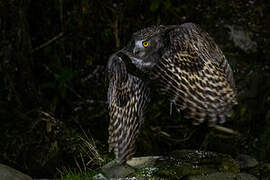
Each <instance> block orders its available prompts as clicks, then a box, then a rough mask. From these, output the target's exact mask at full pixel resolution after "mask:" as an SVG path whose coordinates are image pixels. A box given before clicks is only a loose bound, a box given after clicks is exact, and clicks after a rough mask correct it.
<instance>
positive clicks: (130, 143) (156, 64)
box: [108, 23, 236, 162]
mask: <svg viewBox="0 0 270 180" xmlns="http://www.w3.org/2000/svg"><path fill="white" fill-rule="evenodd" d="M119 53H122V54H125V56H127V58H124V59H122V58H121V56H120V55H117V54H119ZM113 57H114V59H115V60H117V62H118V61H119V62H121V66H118V68H116V69H115V74H125V76H121V77H120V76H119V75H118V77H116V78H115V79H113V78H111V81H110V84H111V83H114V84H111V85H110V88H111V89H110V88H109V94H108V98H109V99H110V98H112V95H113V93H112V92H114V91H115V92H118V95H117V96H115V95H114V97H113V98H112V99H114V101H120V100H121V98H123V97H125V98H126V100H125V101H127V102H132V103H128V105H129V106H122V107H121V108H122V109H121V110H120V109H119V110H118V109H117V108H119V106H117V108H116V107H114V105H113V104H117V103H115V102H113V101H112V100H111V104H112V105H111V106H110V108H111V109H110V108H109V110H110V118H111V121H110V124H111V125H110V128H109V131H110V138H109V144H110V147H112V148H114V150H115V153H116V156H117V157H118V158H119V157H121V158H120V159H122V162H124V161H125V160H128V158H130V157H131V155H132V154H133V153H134V152H133V150H134V144H135V139H136V135H137V133H138V129H137V128H135V129H134V134H136V135H134V136H132V139H129V140H127V139H125V138H128V137H129V135H128V136H126V135H125V134H131V132H130V131H133V127H134V125H133V127H131V126H130V124H129V123H127V122H130V121H132V123H134V124H135V123H138V127H140V126H141V124H142V123H141V122H142V121H143V113H144V111H140V110H138V108H137V106H138V105H139V104H143V107H144V108H145V104H146V102H148V101H149V98H148V97H149V96H148V95H149V91H148V90H147V91H145V90H142V89H148V88H147V86H146V82H154V81H155V82H158V84H159V87H160V90H161V91H162V92H164V93H165V94H166V95H167V96H168V98H169V100H170V102H171V103H172V104H174V105H175V107H176V109H177V110H178V111H179V112H183V114H184V116H185V117H186V118H189V119H191V120H192V122H193V124H200V123H203V122H204V121H207V122H208V124H209V125H215V124H216V123H223V122H225V120H226V117H229V116H230V115H231V111H232V106H233V105H234V104H235V103H236V99H235V96H236V90H235V85H234V80H233V73H232V70H231V67H230V65H229V64H228V61H227V60H226V58H225V56H224V55H223V53H222V51H221V50H220V49H219V47H218V46H217V45H216V43H215V42H214V40H213V39H212V38H211V37H210V36H209V35H208V33H206V32H205V31H203V30H202V29H201V28H200V27H198V26H197V25H195V24H192V23H186V24H183V25H180V26H177V25H172V26H162V25H161V26H153V27H150V28H146V29H142V30H140V31H138V32H136V33H134V34H133V36H132V39H131V41H130V42H129V43H128V45H127V46H126V47H125V48H123V49H122V50H120V51H119V52H117V53H116V54H115V55H114V56H113ZM111 59H112V58H111ZM109 64H110V63H109ZM130 64H132V65H133V66H134V67H135V68H134V67H132V66H130ZM109 66H110V67H111V64H110V65H109ZM122 66H123V68H122ZM120 67H121V68H120ZM130 67H132V68H130ZM119 69H124V72H125V73H122V71H119ZM134 72H136V75H135V76H134V75H131V74H133V73H134ZM138 72H139V73H138ZM140 74H143V75H144V76H140ZM145 74H147V77H145ZM123 77H124V78H123ZM116 82H118V83H119V84H121V87H122V85H123V86H124V85H125V88H126V89H124V88H122V89H121V90H120V89H119V88H118V89H117V88H116V85H115V83H116ZM138 85H139V86H141V87H143V88H138V89H137V90H134V89H136V88H135V86H138ZM119 87H120V86H119ZM130 89H133V92H136V93H137V94H136V93H135V94H136V95H135V94H134V95H130V94H129V92H130ZM123 94H129V95H125V96H123ZM133 97H140V98H135V99H136V100H135V101H134V100H132V99H133ZM145 97H147V98H146V99H144V98H145ZM112 107H114V108H115V109H114V108H112ZM140 107H142V106H140ZM116 109H117V111H116ZM131 109H133V111H132V110H131ZM134 109H136V110H135V111H134ZM126 111H128V112H129V111H132V112H133V113H131V114H129V116H125V115H124V113H123V112H126ZM112 124H113V125H112ZM112 126H113V127H112ZM119 127H121V128H120V129H121V130H122V131H121V133H120V134H117V133H115V129H119ZM112 129H113V130H112ZM123 136H124V138H123ZM115 139H117V140H118V141H119V139H125V140H124V141H122V140H121V142H123V143H124V144H125V143H127V144H125V146H126V147H127V148H126V149H124V150H123V148H119V144H118V145H115V141H116V140H115ZM121 146H123V145H121ZM129 148H130V149H129ZM116 149H118V150H116ZM119 149H121V152H120V150H119ZM126 154H131V155H126ZM122 157H123V158H122Z"/></svg>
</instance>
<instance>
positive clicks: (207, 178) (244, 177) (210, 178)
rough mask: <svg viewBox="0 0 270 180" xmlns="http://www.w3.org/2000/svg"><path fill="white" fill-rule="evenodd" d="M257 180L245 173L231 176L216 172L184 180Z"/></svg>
mask: <svg viewBox="0 0 270 180" xmlns="http://www.w3.org/2000/svg"><path fill="white" fill-rule="evenodd" d="M217 179H218V180H257V178H255V177H254V176H252V175H250V174H246V173H239V174H231V173H223V172H217V173H212V174H207V175H197V176H189V177H187V178H186V180H217Z"/></svg>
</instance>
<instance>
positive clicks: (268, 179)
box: [249, 163, 270, 180]
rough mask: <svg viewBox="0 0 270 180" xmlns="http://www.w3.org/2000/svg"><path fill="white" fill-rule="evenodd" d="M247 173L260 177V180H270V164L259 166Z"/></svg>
mask: <svg viewBox="0 0 270 180" xmlns="http://www.w3.org/2000/svg"><path fill="white" fill-rule="evenodd" d="M249 173H250V174H252V175H254V176H256V177H260V179H262V180H270V163H263V164H259V165H258V166H256V167H254V168H252V169H250V170H249Z"/></svg>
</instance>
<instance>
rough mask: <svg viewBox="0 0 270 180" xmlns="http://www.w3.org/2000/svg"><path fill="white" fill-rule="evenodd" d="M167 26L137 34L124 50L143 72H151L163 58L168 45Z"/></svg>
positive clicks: (143, 30) (148, 29)
mask: <svg viewBox="0 0 270 180" xmlns="http://www.w3.org/2000/svg"><path fill="white" fill-rule="evenodd" d="M167 29H168V28H167V27H166V26H162V25H160V26H152V27H148V28H145V29H142V30H140V31H138V32H135V33H134V34H133V35H132V39H131V40H130V41H129V43H128V45H127V46H126V47H125V48H124V49H123V51H122V52H124V53H125V54H126V55H127V56H128V57H129V58H130V59H131V61H132V63H133V64H134V65H135V66H136V67H137V68H139V69H140V70H143V71H148V70H150V69H151V68H152V67H153V66H154V65H155V64H156V63H157V62H158V60H159V59H160V58H161V56H162V54H163V52H164V49H165V44H166V38H165V32H166V30H167Z"/></svg>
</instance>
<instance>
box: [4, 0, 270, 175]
mask: <svg viewBox="0 0 270 180" xmlns="http://www.w3.org/2000/svg"><path fill="white" fill-rule="evenodd" d="M269 10H270V9H269V3H267V1H266V0H265V1H263V0H262V1H258V0H250V1H242V0H241V1H240V0H229V1H228V0H219V1H214V0H203V1H196V0H186V1H185V0H183V1H172V0H164V1H162V0H153V1H143V0H126V1H112V0H106V1H105V0H78V1H72V0H46V1H44V0H35V1H34V0H32V1H31V0H12V1H9V0H0V33H1V35H0V48H1V49H0V163H4V164H7V165H10V166H12V167H14V168H17V169H19V170H22V171H24V172H26V173H28V174H30V175H32V176H34V177H44V176H48V177H50V176H59V175H62V174H64V173H65V172H66V171H68V170H69V169H74V168H75V169H80V170H81V171H82V170H89V169H91V170H93V169H95V168H97V167H99V166H100V165H102V164H104V163H106V162H108V161H110V160H112V159H113V154H109V153H108V152H107V148H108V145H107V138H108V132H107V127H108V121H109V119H108V115H107V104H106V91H107V82H106V81H105V76H106V74H105V70H106V69H105V67H106V63H107V60H108V57H109V56H110V54H112V53H113V52H115V51H117V50H118V49H120V48H121V47H123V46H124V45H125V43H126V42H127V41H128V40H129V39H130V37H131V34H132V33H133V32H135V31H137V30H139V29H141V28H144V27H148V26H150V25H156V24H164V25H168V24H182V23H185V22H194V23H197V24H199V25H200V26H201V27H202V28H203V29H205V30H206V31H207V32H208V33H209V34H210V35H211V36H212V37H213V38H214V39H215V41H216V43H217V44H218V45H219V46H220V48H221V49H222V50H223V52H224V54H225V56H226V57H227V59H228V61H229V62H230V64H231V66H232V68H233V70H234V77H235V81H236V87H237V89H238V97H237V98H238V101H239V103H238V105H237V106H235V108H234V112H233V116H232V118H231V120H230V121H229V122H228V123H227V124H225V125H224V126H226V127H229V128H231V129H234V130H235V131H238V132H239V133H240V134H241V135H240V136H235V135H230V134H227V133H223V132H220V131H216V130H214V129H211V128H206V127H204V126H198V127H197V126H192V125H190V124H189V122H188V121H186V120H185V119H183V118H181V116H180V115H179V114H177V113H176V112H175V111H173V113H172V115H169V114H170V113H169V112H170V109H169V104H168V102H167V100H166V98H164V97H162V96H159V95H156V96H154V97H153V101H152V106H151V108H150V109H149V112H148V114H147V118H146V121H145V124H144V130H143V131H142V132H141V134H140V137H139V138H138V143H137V146H138V148H137V154H136V155H137V156H141V155H160V154H167V153H169V152H171V151H173V150H175V149H183V148H192V149H202V150H209V151H215V152H221V153H227V154H230V155H232V156H233V157H236V156H237V155H239V154H248V155H251V156H253V157H255V158H256V159H258V160H259V161H262V162H269V161H270V156H269V154H270V67H269V65H270V63H269V62H270V61H269V57H270V49H269V47H270V36H269V32H270V28H269V25H270V16H269ZM267 13H268V14H267ZM85 140H87V141H85ZM87 142H89V143H87Z"/></svg>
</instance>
